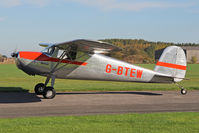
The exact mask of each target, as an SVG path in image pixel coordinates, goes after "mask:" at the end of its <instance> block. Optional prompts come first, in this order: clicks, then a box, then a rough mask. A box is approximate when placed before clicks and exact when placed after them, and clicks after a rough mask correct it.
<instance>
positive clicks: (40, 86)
mask: <svg viewBox="0 0 199 133" xmlns="http://www.w3.org/2000/svg"><path fill="white" fill-rule="evenodd" d="M44 89H45V85H44V84H43V83H39V84H37V85H36V86H35V94H37V95H42V94H43V91H44Z"/></svg>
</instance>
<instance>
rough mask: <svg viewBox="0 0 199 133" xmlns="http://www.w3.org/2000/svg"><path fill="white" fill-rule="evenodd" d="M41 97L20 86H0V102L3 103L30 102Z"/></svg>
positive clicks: (38, 100)
mask: <svg viewBox="0 0 199 133" xmlns="http://www.w3.org/2000/svg"><path fill="white" fill-rule="evenodd" d="M40 101H41V99H40V98H39V97H37V95H35V94H34V93H29V91H28V90H26V89H23V88H21V87H0V104H4V103H32V102H40Z"/></svg>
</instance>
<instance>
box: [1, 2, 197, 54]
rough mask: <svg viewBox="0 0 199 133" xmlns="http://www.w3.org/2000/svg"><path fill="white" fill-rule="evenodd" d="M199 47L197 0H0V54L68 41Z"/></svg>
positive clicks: (35, 48)
mask: <svg viewBox="0 0 199 133" xmlns="http://www.w3.org/2000/svg"><path fill="white" fill-rule="evenodd" d="M106 38H124V39H145V40H149V41H165V42H178V43H184V42H191V43H199V1H198V0H0V46H1V48H0V53H1V54H5V55H10V53H11V52H12V51H14V49H17V50H34V51H40V50H41V48H40V47H39V46H38V43H41V42H44V43H55V42H63V41H69V40H74V39H92V40H98V39H106Z"/></svg>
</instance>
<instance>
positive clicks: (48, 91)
mask: <svg viewBox="0 0 199 133" xmlns="http://www.w3.org/2000/svg"><path fill="white" fill-rule="evenodd" d="M55 95H56V91H55V90H54V88H53V87H46V88H45V89H44V91H43V97H44V98H46V99H53V98H54V97H55Z"/></svg>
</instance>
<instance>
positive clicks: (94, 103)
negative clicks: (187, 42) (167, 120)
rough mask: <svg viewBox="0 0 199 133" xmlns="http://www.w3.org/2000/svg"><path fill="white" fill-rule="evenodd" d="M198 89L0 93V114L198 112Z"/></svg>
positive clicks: (13, 115) (51, 114)
mask: <svg viewBox="0 0 199 133" xmlns="http://www.w3.org/2000/svg"><path fill="white" fill-rule="evenodd" d="M198 97H199V91H189V92H188V94H187V95H181V94H180V92H179V91H128V92H63V93H57V96H56V97H55V99H43V98H42V96H39V97H38V96H36V95H35V94H34V93H25V92H24V93H2V92H1V93H0V118H14V117H29V116H63V115H92V114H120V113H149V112H199V106H198V105H199V98H198Z"/></svg>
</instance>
